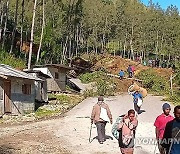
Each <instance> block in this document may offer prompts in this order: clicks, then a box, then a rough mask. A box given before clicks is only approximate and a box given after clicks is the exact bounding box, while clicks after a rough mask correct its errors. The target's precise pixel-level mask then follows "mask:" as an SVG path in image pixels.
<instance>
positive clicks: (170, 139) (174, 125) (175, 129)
mask: <svg viewBox="0 0 180 154" xmlns="http://www.w3.org/2000/svg"><path fill="white" fill-rule="evenodd" d="M174 117H175V118H174V119H173V120H171V121H169V122H168V123H167V124H166V127H165V131H164V136H163V139H162V142H161V143H162V146H163V147H164V148H165V149H166V153H167V154H180V105H177V106H176V107H175V108H174Z"/></svg>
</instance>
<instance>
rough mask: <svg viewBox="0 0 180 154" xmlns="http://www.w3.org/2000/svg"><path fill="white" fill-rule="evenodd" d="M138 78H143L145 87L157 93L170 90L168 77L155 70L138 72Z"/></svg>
mask: <svg viewBox="0 0 180 154" xmlns="http://www.w3.org/2000/svg"><path fill="white" fill-rule="evenodd" d="M137 78H139V79H141V80H143V85H144V87H145V88H147V89H149V90H150V91H151V92H154V93H157V94H164V93H167V92H168V91H169V90H170V87H169V83H168V81H167V79H165V78H163V77H160V76H159V75H158V74H157V73H156V72H155V70H153V69H147V70H143V71H141V72H140V73H138V75H137Z"/></svg>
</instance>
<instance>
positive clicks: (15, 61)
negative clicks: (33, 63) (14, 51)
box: [0, 51, 26, 69]
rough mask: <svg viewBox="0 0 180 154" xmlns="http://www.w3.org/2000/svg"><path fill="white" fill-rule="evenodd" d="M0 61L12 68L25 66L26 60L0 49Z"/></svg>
mask: <svg viewBox="0 0 180 154" xmlns="http://www.w3.org/2000/svg"><path fill="white" fill-rule="evenodd" d="M0 63H1V64H6V65H10V66H12V67H14V68H18V69H23V68H25V67H26V62H25V61H23V60H22V59H19V58H15V57H14V56H13V55H10V54H8V53H6V52H4V51H0Z"/></svg>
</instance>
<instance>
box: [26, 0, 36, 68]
mask: <svg viewBox="0 0 180 154" xmlns="http://www.w3.org/2000/svg"><path fill="white" fill-rule="evenodd" d="M36 4H37V0H35V1H34V9H33V18H32V27H31V41H30V50H29V59H28V69H30V68H31V58H32V48H33V34H34V22H35V16H36Z"/></svg>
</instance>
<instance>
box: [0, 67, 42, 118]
mask: <svg viewBox="0 0 180 154" xmlns="http://www.w3.org/2000/svg"><path fill="white" fill-rule="evenodd" d="M36 80H41V79H39V78H36V77H34V76H32V75H30V74H27V73H25V72H22V71H19V70H16V69H14V68H12V67H10V66H8V65H4V64H0V114H1V115H3V114H6V113H11V114H22V113H27V112H32V111H34V108H35V85H34V81H36Z"/></svg>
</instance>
